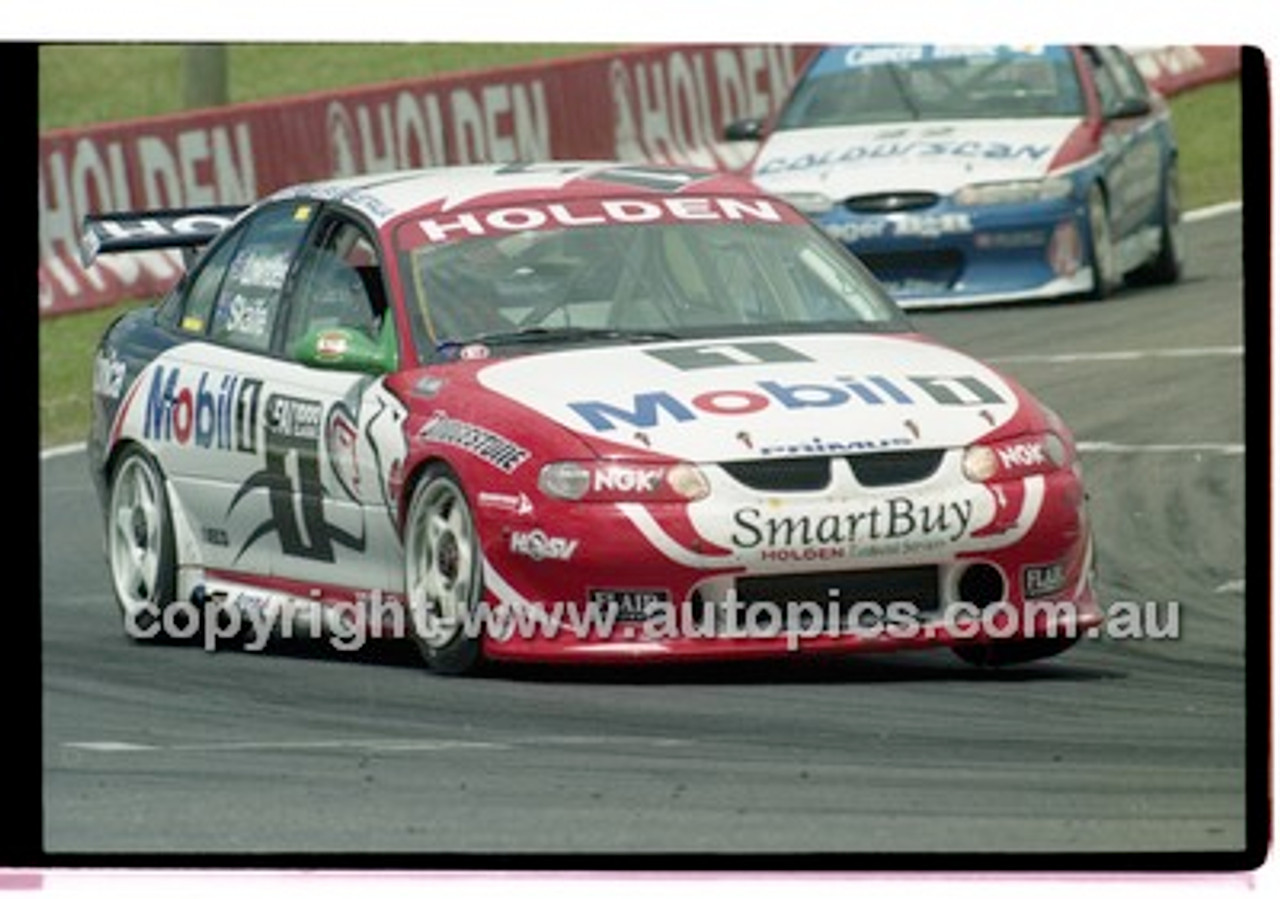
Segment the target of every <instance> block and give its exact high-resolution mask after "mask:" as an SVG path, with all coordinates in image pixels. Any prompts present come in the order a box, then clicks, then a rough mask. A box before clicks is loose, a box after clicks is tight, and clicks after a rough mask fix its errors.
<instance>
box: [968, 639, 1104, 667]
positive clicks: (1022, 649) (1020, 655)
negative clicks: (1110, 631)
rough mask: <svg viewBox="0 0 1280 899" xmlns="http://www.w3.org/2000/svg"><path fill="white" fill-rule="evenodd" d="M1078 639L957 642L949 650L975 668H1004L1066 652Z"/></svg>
mask: <svg viewBox="0 0 1280 899" xmlns="http://www.w3.org/2000/svg"><path fill="white" fill-rule="evenodd" d="M1079 640H1080V637H1079V635H1076V636H1073V637H1036V638H1033V639H1030V640H1011V641H1007V642H1001V643H960V644H956V645H955V646H952V647H951V651H952V652H953V653H955V654H956V655H957V656H959V657H960V658H961V659H962V660H963V661H965V662H967V663H968V664H970V665H973V666H974V667H976V668H1007V667H1008V666H1010V665H1021V664H1024V663H1026V662H1034V661H1036V660H1037V659H1047V658H1049V657H1050V656H1056V655H1058V654H1059V653H1062V652H1066V651H1067V650H1068V649H1070V648H1071V647H1072V646H1075V645H1076V643H1078V642H1079Z"/></svg>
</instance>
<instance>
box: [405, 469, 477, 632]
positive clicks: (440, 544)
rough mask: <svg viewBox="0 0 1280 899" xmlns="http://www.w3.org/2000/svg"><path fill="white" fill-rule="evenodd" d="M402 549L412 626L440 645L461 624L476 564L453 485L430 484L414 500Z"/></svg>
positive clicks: (467, 521)
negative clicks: (407, 533)
mask: <svg viewBox="0 0 1280 899" xmlns="http://www.w3.org/2000/svg"><path fill="white" fill-rule="evenodd" d="M405 553H406V559H405V566H406V574H407V577H406V579H405V587H406V590H407V592H408V598H409V607H410V610H411V612H412V614H413V618H414V627H415V629H416V631H417V633H418V636H419V638H420V639H421V640H423V642H425V643H426V644H427V645H428V646H430V647H433V648H435V647H440V646H444V645H446V644H447V643H449V642H450V641H451V640H453V639H454V637H455V636H456V634H457V633H458V631H459V630H460V629H461V628H462V627H463V624H464V621H465V616H466V614H467V612H468V610H469V609H470V606H471V597H472V594H473V591H474V587H475V568H476V564H475V563H476V549H475V525H474V523H473V521H472V519H471V515H470V513H469V511H468V510H467V504H466V499H465V497H463V495H462V493H461V491H460V490H459V489H458V488H457V487H456V486H454V485H453V484H452V483H450V482H448V481H443V480H441V481H437V482H435V483H432V484H430V485H429V486H427V487H426V488H425V489H424V491H423V493H422V494H421V496H420V497H419V499H418V501H416V502H415V503H414V506H413V510H412V513H411V519H410V522H409V538H408V540H406V543H405Z"/></svg>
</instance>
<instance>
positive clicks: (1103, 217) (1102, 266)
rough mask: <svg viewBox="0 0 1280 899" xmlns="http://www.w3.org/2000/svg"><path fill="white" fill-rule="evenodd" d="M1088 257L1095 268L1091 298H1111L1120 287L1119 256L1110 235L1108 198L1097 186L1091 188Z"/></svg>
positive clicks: (1088, 208)
mask: <svg viewBox="0 0 1280 899" xmlns="http://www.w3.org/2000/svg"><path fill="white" fill-rule="evenodd" d="M1087 210H1088V217H1089V258H1090V260H1091V265H1092V268H1093V289H1092V290H1091V291H1090V292H1089V297H1090V298H1091V299H1095V300H1101V299H1105V298H1106V297H1109V296H1111V294H1113V293H1114V292H1115V291H1116V288H1118V287H1119V286H1120V282H1121V276H1120V263H1119V260H1118V258H1117V257H1116V247H1115V242H1114V240H1113V238H1112V235H1111V214H1110V210H1109V209H1108V208H1107V198H1106V196H1104V195H1103V192H1102V188H1101V187H1099V186H1098V185H1097V184H1095V185H1093V187H1091V188H1089V200H1088V207H1087Z"/></svg>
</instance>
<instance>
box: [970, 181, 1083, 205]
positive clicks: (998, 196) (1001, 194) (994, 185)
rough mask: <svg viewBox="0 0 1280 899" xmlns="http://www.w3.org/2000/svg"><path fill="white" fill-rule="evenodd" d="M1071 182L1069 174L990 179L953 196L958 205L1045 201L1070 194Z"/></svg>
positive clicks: (1062, 197)
mask: <svg viewBox="0 0 1280 899" xmlns="http://www.w3.org/2000/svg"><path fill="white" fill-rule="evenodd" d="M1071 191H1072V184H1071V181H1070V179H1067V178H1043V179H1036V180H1034V181H989V182H987V183H986V184H970V185H967V186H966V187H962V188H960V189H959V190H958V191H956V192H955V194H954V195H953V196H952V200H954V201H955V202H956V204H957V205H959V206H994V205H996V204H999V203H1045V202H1049V201H1050V200H1062V199H1065V198H1067V197H1069V196H1071Z"/></svg>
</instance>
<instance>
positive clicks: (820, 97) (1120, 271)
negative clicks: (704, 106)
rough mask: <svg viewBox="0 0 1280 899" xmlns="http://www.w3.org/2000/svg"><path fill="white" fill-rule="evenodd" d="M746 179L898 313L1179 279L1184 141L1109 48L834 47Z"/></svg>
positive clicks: (772, 129)
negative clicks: (828, 239)
mask: <svg viewBox="0 0 1280 899" xmlns="http://www.w3.org/2000/svg"><path fill="white" fill-rule="evenodd" d="M727 136H728V137H730V138H732V139H740V140H742V139H747V140H760V141H762V143H761V145H760V147H759V149H758V152H757V153H756V154H755V156H754V158H753V159H752V161H751V162H750V164H749V167H748V172H749V174H750V175H751V177H752V178H754V180H755V182H756V183H757V184H758V185H759V186H760V187H762V188H764V189H765V190H768V191H771V192H773V193H775V194H778V195H780V196H783V197H785V198H786V199H788V200H789V201H791V202H792V203H793V204H795V205H796V206H797V207H799V208H800V209H802V210H803V211H805V212H806V213H807V214H809V215H810V216H812V217H813V218H814V220H815V221H817V222H818V223H819V224H820V225H821V226H822V227H823V228H824V229H825V230H826V231H827V232H828V233H829V234H831V235H832V236H833V237H835V238H836V239H838V240H840V241H841V242H842V243H844V244H845V245H846V246H848V247H849V248H850V249H851V250H853V251H854V252H855V253H856V254H857V255H858V257H859V258H860V259H861V260H862V261H863V262H864V263H865V264H866V265H867V267H868V268H870V269H871V271H872V272H873V273H874V274H875V275H876V277H878V278H879V279H880V280H881V282H883V283H884V284H885V286H886V287H887V288H888V290H889V292H890V293H891V295H892V296H893V297H894V299H895V300H897V301H898V302H899V303H900V304H901V305H903V306H908V307H921V306H930V305H961V304H969V303H980V302H998V301H1004V300H1015V299H1035V298H1045V297H1060V296H1069V295H1078V296H1091V297H1095V298H1100V297H1104V296H1106V295H1108V294H1109V293H1111V292H1112V291H1114V290H1115V289H1117V288H1118V287H1120V286H1121V285H1122V284H1123V283H1124V282H1125V281H1126V279H1127V280H1131V281H1135V280H1139V281H1145V282H1148V283H1170V282H1173V281H1176V280H1177V279H1178V278H1179V277H1180V275H1181V271H1182V264H1183V256H1184V250H1183V242H1182V237H1181V234H1180V227H1179V225H1180V217H1181V210H1180V205H1179V194H1178V149H1177V143H1176V140H1175V135H1174V132H1173V128H1172V124H1171V121H1170V116H1169V110H1168V107H1167V105H1166V103H1165V101H1164V100H1163V99H1162V98H1161V97H1160V96H1159V95H1158V94H1157V93H1156V92H1155V91H1154V90H1153V89H1151V88H1150V87H1149V86H1148V84H1147V82H1146V81H1145V80H1144V79H1143V78H1142V75H1141V74H1140V73H1139V71H1138V70H1137V68H1136V67H1135V66H1134V64H1133V61H1132V60H1131V59H1130V58H1129V57H1128V55H1127V54H1126V53H1125V51H1124V50H1122V49H1121V48H1119V47H1114V46H1034V47H1014V46H956V47H949V46H940V45H905V44H904V45H898V44H894V45H853V46H833V47H827V48H825V49H823V50H822V51H821V52H819V53H817V54H816V55H815V57H814V58H813V60H812V61H811V62H810V63H809V65H808V66H807V68H806V70H805V71H804V73H803V74H802V76H801V77H800V79H799V81H798V82H797V84H796V86H795V88H794V89H793V91H792V93H791V95H790V96H789V98H788V99H787V101H786V102H785V103H784V104H783V106H782V108H781V109H780V110H779V112H778V114H777V115H776V116H775V117H774V118H773V119H772V120H770V121H769V122H767V123H766V122H763V121H761V120H747V121H741V122H736V123H733V124H732V125H730V126H729V129H728V132H727Z"/></svg>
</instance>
